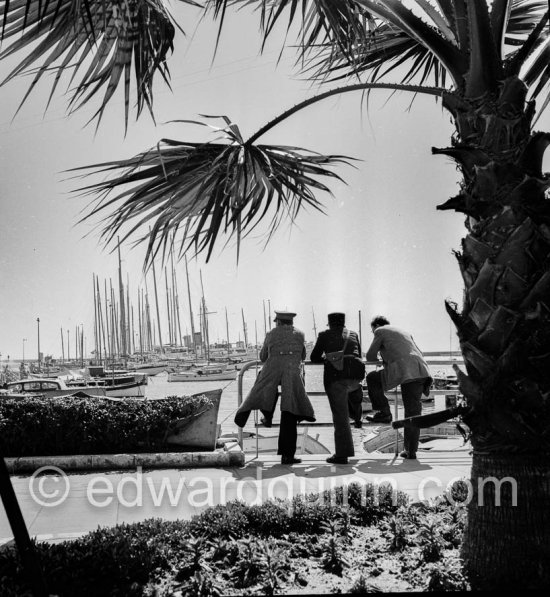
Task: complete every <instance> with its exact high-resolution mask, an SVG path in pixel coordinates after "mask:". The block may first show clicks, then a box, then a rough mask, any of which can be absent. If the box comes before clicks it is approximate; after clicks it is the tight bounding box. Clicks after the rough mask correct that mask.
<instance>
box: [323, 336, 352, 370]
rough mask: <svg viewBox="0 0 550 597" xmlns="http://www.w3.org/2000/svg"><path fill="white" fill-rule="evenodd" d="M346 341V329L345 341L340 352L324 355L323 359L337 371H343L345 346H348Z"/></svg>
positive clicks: (347, 337)
mask: <svg viewBox="0 0 550 597" xmlns="http://www.w3.org/2000/svg"><path fill="white" fill-rule="evenodd" d="M348 339H349V331H348V330H347V329H346V340H345V342H344V346H343V347H342V350H337V351H335V352H327V353H325V359H326V360H327V362H328V363H330V364H331V365H332V366H333V367H334V368H335V369H336V370H337V371H343V369H344V351H345V350H346V346H347V344H348Z"/></svg>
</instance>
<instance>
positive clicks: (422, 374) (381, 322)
mask: <svg viewBox="0 0 550 597" xmlns="http://www.w3.org/2000/svg"><path fill="white" fill-rule="evenodd" d="M371 329H372V331H373V333H374V339H373V341H372V343H371V345H370V346H369V349H368V350H367V361H377V360H378V355H379V354H380V358H381V359H382V362H383V363H384V368H383V369H381V370H378V371H371V372H370V373H368V374H367V388H368V392H369V398H370V400H371V402H372V408H373V409H374V410H376V411H377V412H376V413H375V414H374V415H372V416H367V420H369V421H370V422H372V423H391V420H392V415H391V411H390V406H389V404H388V399H387V397H386V395H385V393H384V392H385V391H386V390H392V389H393V388H395V387H397V386H398V385H400V386H401V395H402V397H403V406H404V407H405V417H413V416H415V415H419V414H421V413H422V400H421V397H422V394H423V393H424V394H425V395H426V396H429V394H430V386H431V384H432V377H431V374H430V369H429V367H428V364H427V363H426V361H425V360H424V357H423V355H422V353H421V352H420V349H419V348H418V346H416V344H415V342H414V340H413V337H412V336H411V335H410V334H409V333H408V332H405V331H404V330H402V329H400V328H398V327H395V326H393V325H390V322H389V321H388V320H387V319H386V318H385V317H383V316H381V315H378V316H376V317H374V318H373V320H372V321H371ZM419 437H420V430H419V429H412V428H405V430H404V451H403V452H401V454H400V456H401V457H402V458H412V459H414V458H416V451H417V449H418V439H419Z"/></svg>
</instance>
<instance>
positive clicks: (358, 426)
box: [353, 421, 363, 429]
mask: <svg viewBox="0 0 550 597" xmlns="http://www.w3.org/2000/svg"><path fill="white" fill-rule="evenodd" d="M353 426H354V427H355V429H361V427H363V421H355V423H353Z"/></svg>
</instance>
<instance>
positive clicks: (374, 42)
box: [304, 23, 447, 86]
mask: <svg viewBox="0 0 550 597" xmlns="http://www.w3.org/2000/svg"><path fill="white" fill-rule="evenodd" d="M404 65H408V67H409V68H408V69H407V70H403V68H402V67H403V66H404ZM311 71H312V72H311ZM304 72H305V73H308V72H309V73H310V76H312V77H313V78H315V79H322V80H326V81H336V80H342V79H347V78H349V77H357V78H358V79H359V80H363V79H364V78H366V79H367V80H370V81H380V80H383V79H384V77H386V76H387V75H389V74H390V73H393V72H397V73H398V74H399V81H400V82H401V83H403V84H409V83H414V82H420V84H424V83H426V82H427V81H428V80H429V79H431V80H432V81H433V83H434V84H435V85H437V86H443V85H444V84H445V81H446V77H447V71H446V70H445V68H444V66H443V65H442V64H441V62H440V61H439V60H438V59H437V57H436V56H434V55H433V53H432V52H431V51H429V50H428V49H427V48H425V47H424V46H423V45H421V44H419V43H418V42H416V41H415V40H414V39H411V38H410V36H409V35H407V34H405V33H403V31H400V30H399V29H397V28H395V27H393V26H391V25H388V24H387V23H379V25H378V27H377V28H376V29H372V31H371V35H370V37H369V39H367V40H364V42H363V43H361V44H357V45H356V47H355V56H354V58H353V60H349V58H348V56H345V55H343V54H342V53H340V52H338V50H337V49H335V48H334V47H330V46H327V47H325V48H316V55H315V56H314V57H313V58H310V59H309V60H308V61H307V63H306V65H305V68H304Z"/></svg>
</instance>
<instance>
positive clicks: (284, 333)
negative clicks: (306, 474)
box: [235, 311, 315, 464]
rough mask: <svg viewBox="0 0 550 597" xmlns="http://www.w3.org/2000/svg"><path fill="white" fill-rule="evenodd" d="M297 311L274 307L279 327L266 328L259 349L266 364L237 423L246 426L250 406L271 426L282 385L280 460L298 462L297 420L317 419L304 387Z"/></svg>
mask: <svg viewBox="0 0 550 597" xmlns="http://www.w3.org/2000/svg"><path fill="white" fill-rule="evenodd" d="M295 316H296V313H290V312H289V311H275V320H274V321H275V323H276V327H274V328H273V329H272V330H270V331H269V332H267V335H266V337H265V340H264V344H263V346H262V350H261V351H260V360H261V361H262V363H264V365H263V366H262V370H261V371H260V373H259V374H258V377H257V378H256V381H255V383H254V386H253V387H252V389H251V390H250V393H249V394H248V396H247V397H246V400H245V401H244V402H243V404H242V405H241V406H240V407H239V409H238V410H237V414H236V415H235V423H236V424H237V425H238V426H239V427H244V426H245V425H246V422H247V420H248V417H249V415H250V411H251V410H255V409H258V410H260V411H261V412H262V414H263V415H264V419H263V422H264V425H265V426H266V427H271V418H272V417H273V412H274V410H275V406H276V403H277V398H278V389H279V386H281V426H280V428H279V449H278V452H277V453H278V454H279V455H280V456H281V464H299V463H300V462H301V460H300V459H299V458H296V457H295V453H296V441H297V435H298V431H297V424H298V423H299V422H300V421H303V420H305V421H310V422H313V421H315V414H314V412H313V406H312V405H311V402H310V400H309V397H308V395H307V393H306V390H305V387H304V379H303V376H302V362H303V360H304V359H305V357H306V346H305V337H304V333H303V332H302V331H300V330H299V329H298V328H296V327H294V325H293V320H294V317H295Z"/></svg>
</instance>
